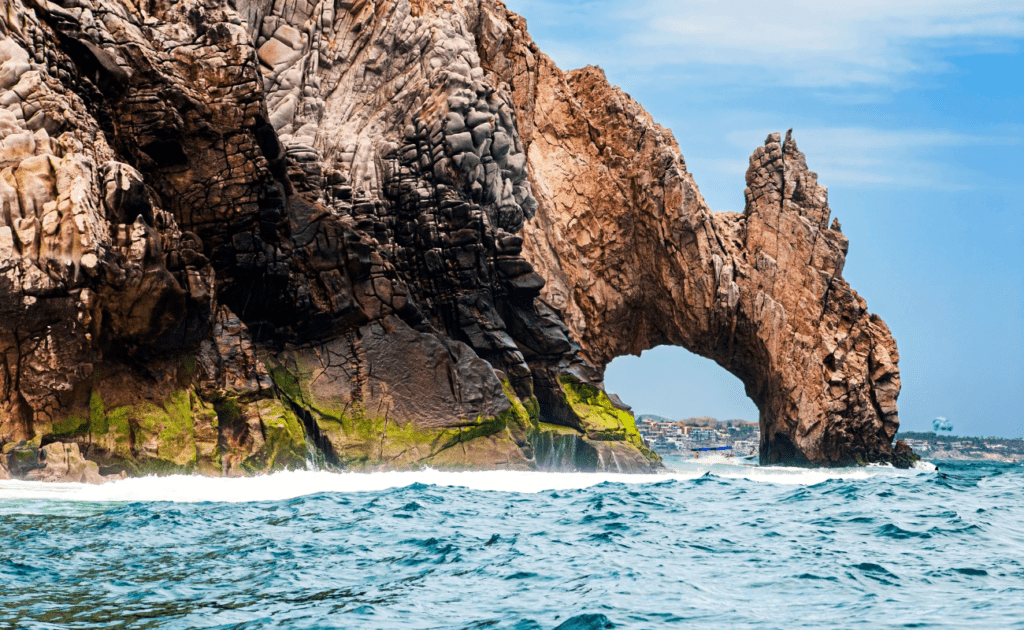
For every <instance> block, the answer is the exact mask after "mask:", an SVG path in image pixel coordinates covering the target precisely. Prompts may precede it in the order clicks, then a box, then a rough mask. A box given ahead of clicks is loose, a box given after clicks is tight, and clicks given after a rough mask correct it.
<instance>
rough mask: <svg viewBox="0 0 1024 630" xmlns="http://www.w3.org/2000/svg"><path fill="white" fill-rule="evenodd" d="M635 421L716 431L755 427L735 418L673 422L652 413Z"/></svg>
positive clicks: (690, 419) (753, 423)
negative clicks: (671, 423) (746, 426)
mask: <svg viewBox="0 0 1024 630" xmlns="http://www.w3.org/2000/svg"><path fill="white" fill-rule="evenodd" d="M636 419H637V421H640V420H651V421H653V422H682V423H684V424H687V425H689V426H692V427H713V428H716V429H724V428H726V427H730V426H733V427H738V426H745V425H756V424H757V423H756V422H750V421H749V420H741V419H739V418H735V419H732V420H719V419H717V418H712V417H711V416H699V417H696V418H684V419H682V420H673V419H672V418H666V417H665V416H659V415H657V414H654V413H644V414H640V415H638V416H637V417H636Z"/></svg>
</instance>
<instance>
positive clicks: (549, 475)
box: [0, 462, 913, 503]
mask: <svg viewBox="0 0 1024 630" xmlns="http://www.w3.org/2000/svg"><path fill="white" fill-rule="evenodd" d="M907 474H913V473H912V472H911V473H907V472H906V471H897V470H895V469H892V468H883V467H874V468H845V469H807V468H786V467H774V466H773V467H758V466H742V465H728V464H714V465H710V466H708V465H703V466H702V465H699V464H691V463H688V462H684V463H682V464H681V465H679V466H678V467H677V468H674V469H673V470H672V471H671V472H665V473H660V474H649V475H627V474H617V473H554V472H524V471H500V470H495V471H466V472H451V471H440V470H433V469H430V468H425V469H422V470H415V471H391V472H377V473H337V472H324V471H283V472H277V473H273V474H270V475H261V476H256V477H242V478H216V477H213V478H211V477H201V476H187V475H172V476H166V477H155V476H151V477H140V478H132V479H124V480H120V481H112V482H108V483H106V484H103V485H89V484H78V483H43V482H33V481H17V480H9V481H0V500H58V501H87V502H97V503H108V502H153V501H163V502H176V503H252V502H260V501H282V500H286V499H292V498H295V497H301V496H309V495H314V494H322V493H353V492H379V491H383V490H390V489H394V488H405V487H409V486H413V485H416V484H420V485H423V486H439V487H452V488H466V489H469V490H479V491H493V492H507V493H516V494H535V493H538V492H547V491H567V490H582V489H584V488H590V487H593V486H596V485H600V484H605V483H614V484H627V485H634V486H635V485H649V484H659V483H665V482H693V481H698V482H699V481H700V480H706V479H711V478H714V479H718V480H720V481H724V482H730V481H738V480H745V481H752V482H757V483H768V484H781V485H798V486H813V485H817V484H820V483H824V482H827V481H830V480H846V481H856V480H865V479H870V478H873V477H877V476H880V475H885V476H905V475H907Z"/></svg>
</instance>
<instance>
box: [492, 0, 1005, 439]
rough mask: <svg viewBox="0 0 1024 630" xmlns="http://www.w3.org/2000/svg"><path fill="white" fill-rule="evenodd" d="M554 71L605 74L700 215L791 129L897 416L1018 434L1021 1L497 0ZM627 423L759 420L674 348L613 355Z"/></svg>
mask: <svg viewBox="0 0 1024 630" xmlns="http://www.w3.org/2000/svg"><path fill="white" fill-rule="evenodd" d="M507 5H508V7H509V8H510V9H511V10H513V11H516V12H517V13H520V14H521V15H523V16H524V17H526V19H527V21H528V24H529V28H530V33H531V35H532V36H533V38H534V39H535V40H536V41H537V43H538V45H539V46H540V47H541V49H542V50H544V51H545V52H546V53H547V54H548V55H550V56H551V57H552V58H553V59H554V60H555V61H556V62H557V63H558V65H559V66H560V67H562V68H563V69H565V70H568V69H572V68H577V67H581V66H583V65H586V64H594V65H599V66H601V67H602V68H604V69H605V71H606V73H607V75H608V79H609V81H611V82H612V83H613V84H615V85H618V86H620V87H621V88H622V89H623V90H624V91H626V92H628V93H629V94H630V95H632V96H633V97H634V98H636V99H637V100H638V101H639V102H640V103H641V104H643V105H644V107H645V108H646V109H647V110H648V111H649V112H651V114H652V115H653V116H654V117H655V119H656V120H658V122H660V123H661V124H662V125H664V126H666V127H669V128H670V129H672V131H673V132H674V134H675V137H676V140H678V142H679V145H680V148H681V149H682V151H683V155H684V156H685V157H686V162H687V165H688V167H689V169H690V171H691V172H692V173H693V174H694V177H695V178H696V180H697V183H698V185H699V186H700V188H701V192H702V193H703V194H704V197H705V198H706V199H707V201H708V203H709V204H710V205H711V207H712V208H714V209H715V210H730V211H742V209H743V188H744V181H743V174H744V172H745V170H746V167H747V158H748V156H749V155H750V153H751V152H753V150H754V148H755V147H757V146H758V145H759V144H760V143H762V142H763V141H764V138H765V136H766V135H767V134H768V133H769V132H772V131H785V130H786V129H789V128H791V127H792V128H793V129H794V135H795V137H796V140H797V142H798V144H799V145H800V148H801V149H802V150H803V151H804V153H806V154H807V161H808V164H809V166H810V167H811V169H812V170H815V171H817V172H818V174H819V181H820V182H821V183H822V184H824V185H826V186H828V188H829V200H830V205H831V206H832V212H833V216H835V217H838V218H839V220H840V222H842V224H843V231H844V233H845V234H846V235H847V236H849V238H850V242H851V245H850V254H849V258H848V261H847V264H846V269H845V272H844V275H845V277H846V279H847V280H848V281H849V282H850V284H851V285H853V287H854V288H855V289H856V290H857V291H858V292H859V293H860V294H861V295H862V296H864V297H865V299H867V301H868V305H869V307H870V308H871V310H872V311H874V312H876V313H878V314H879V315H881V316H882V318H883V319H885V321H886V322H887V323H888V324H889V326H890V328H892V330H893V333H894V335H895V337H896V340H897V342H898V344H899V349H900V355H901V361H900V367H901V370H902V374H903V393H902V394H901V396H900V418H901V421H902V425H903V428H904V429H905V430H926V429H928V428H929V427H930V424H931V420H932V418H934V417H936V416H945V417H947V418H949V419H950V420H951V421H952V422H953V424H954V427H955V429H956V433H959V434H965V435H966V434H970V435H1000V436H1007V437H1022V436H1024V261H1022V254H1024V183H1022V182H1024V3H1021V2H1020V0H985V1H974V0H930V1H921V0H901V1H900V2H898V3H894V2H892V1H891V0H885V1H882V0H861V1H858V2H850V1H848V0H833V1H831V2H828V3H823V2H821V1H820V0H813V1H811V0H778V1H776V2H773V3H763V2H760V1H752V0H731V1H729V2H725V1H718V0H695V1H681V0H633V1H632V2H628V3H624V2H621V1H610V0H588V1H583V0H510V1H508V2H507ZM606 385H607V387H608V389H609V390H610V391H614V392H617V393H618V394H619V395H620V396H622V398H623V400H625V401H626V402H627V403H629V404H631V405H633V407H634V409H635V410H636V411H638V412H652V413H660V414H662V415H667V416H671V417H687V416H696V415H712V416H717V417H719V418H734V417H745V418H748V419H751V420H754V419H756V417H757V411H756V409H755V408H754V407H753V404H752V403H750V402H749V401H748V400H746V398H745V396H744V394H743V389H742V386H741V385H740V383H739V381H738V380H736V379H735V378H734V377H732V376H731V375H729V374H728V373H727V372H725V371H724V370H722V369H721V368H719V367H718V366H717V365H715V364H713V363H711V362H709V361H706V360H704V359H700V358H698V357H694V356H693V355H690V354H689V353H687V352H686V351H684V350H681V349H677V348H657V349H655V350H652V351H648V352H646V353H644V355H643V357H642V358H640V359H636V358H633V357H622V358H619V359H617V360H616V361H615V362H613V363H612V365H611V366H610V367H609V369H608V373H607V378H606Z"/></svg>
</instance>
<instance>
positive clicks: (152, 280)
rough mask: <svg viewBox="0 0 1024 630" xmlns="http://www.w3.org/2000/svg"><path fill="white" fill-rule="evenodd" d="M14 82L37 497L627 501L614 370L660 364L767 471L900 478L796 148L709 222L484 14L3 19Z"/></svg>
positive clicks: (19, 405)
mask: <svg viewBox="0 0 1024 630" xmlns="http://www.w3.org/2000/svg"><path fill="white" fill-rule="evenodd" d="M0 64H2V65H0V350H2V351H3V365H2V369H0V444H6V445H8V446H7V447H5V448H7V451H5V452H7V453H14V452H15V450H16V451H17V452H18V453H28V454H30V455H32V454H34V455H32V456H31V457H30V456H29V455H23V456H21V457H22V459H24V460H25V461H26V462H27V461H29V460H30V459H32V457H34V458H35V459H34V460H32V461H33V462H35V463H33V464H32V465H33V466H35V465H37V464H38V463H39V462H40V461H41V460H40V456H39V453H41V452H44V451H45V452H46V453H49V452H50V451H49V450H46V449H51V450H52V449H58V450H59V449H63V450H61V451H60V453H58V452H57V451H56V450H55V451H54V453H53V456H54V458H55V459H53V460H52V461H58V460H60V461H66V462H71V460H72V459H73V456H72V455H71V453H72V451H73V450H74V449H77V450H74V452H76V453H79V454H84V457H85V458H86V459H88V460H89V461H90V462H94V463H96V464H98V466H99V468H98V470H99V471H103V472H104V474H117V473H120V472H127V473H128V474H142V473H146V472H162V471H182V470H184V471H196V472H201V473H203V474H215V475H240V474H252V473H254V472H260V471H266V470H272V469H276V468H282V467H296V466H304V465H311V464H315V463H317V462H320V463H324V464H330V465H334V466H339V467H362V468H379V467H407V466H418V465H424V464H429V465H434V466H447V467H462V466H478V467H479V466H486V467H505V468H523V469H527V468H536V467H542V468H544V467H548V468H551V467H554V468H571V469H584V470H596V469H610V470H630V471H645V470H650V469H651V468H652V466H657V465H658V459H657V456H656V455H654V454H652V453H650V452H649V451H648V450H647V449H646V448H645V447H644V445H643V444H642V441H641V440H640V438H639V435H638V434H637V432H636V428H635V424H634V423H633V420H632V416H631V415H630V414H629V413H628V411H627V410H626V409H624V408H623V406H622V405H621V404H620V403H618V402H617V399H614V398H609V397H608V396H607V395H605V394H604V392H603V391H602V390H601V375H602V373H603V369H604V366H605V365H606V364H607V362H608V361H610V360H611V359H612V358H613V357H615V356H618V355H620V354H623V353H627V352H638V351H640V350H642V349H645V348H649V347H652V346H653V345H657V344H659V343H675V344H679V345H683V346H685V347H687V348H689V349H691V350H693V351H694V352H697V353H699V354H702V355H704V356H710V357H712V358H714V359H716V360H717V361H719V363H721V364H723V365H725V366H726V367H727V368H728V369H730V370H731V371H732V372H733V373H735V374H737V375H738V376H740V378H741V379H743V380H744V382H745V383H746V384H747V389H748V393H750V395H751V397H752V398H754V400H755V402H757V403H758V405H759V407H760V408H761V409H762V424H763V426H764V427H766V429H767V430H766V431H764V434H765V435H766V441H765V444H764V445H763V448H762V455H763V459H765V460H766V461H770V462H774V461H810V462H815V463H845V462H846V461H848V460H850V459H851V458H856V457H861V458H864V459H878V458H884V457H886V456H888V455H889V454H891V452H892V450H891V447H890V446H889V442H891V437H892V434H893V433H894V432H895V427H896V426H897V420H896V408H895V398H896V394H897V393H898V390H899V378H898V371H897V370H896V367H895V366H896V360H897V359H896V351H895V345H894V344H893V343H892V340H891V337H890V336H889V335H888V331H887V330H886V329H885V326H884V324H882V323H881V321H880V320H878V319H877V318H873V317H871V316H869V315H868V314H867V312H866V308H865V307H864V305H863V301H862V300H860V299H859V298H857V297H856V294H854V293H852V291H851V290H850V289H849V287H848V286H847V285H846V284H845V282H844V281H843V280H842V279H841V275H840V274H841V269H842V259H843V256H844V255H845V248H846V242H845V239H844V238H843V237H842V235H841V234H840V233H839V232H838V230H837V229H835V230H832V229H828V228H827V226H826V225H825V222H826V221H827V219H828V210H827V205H826V204H825V201H824V199H825V198H824V189H821V188H819V187H817V186H816V184H815V182H814V181H813V180H814V177H813V175H812V174H810V173H809V172H808V171H807V170H806V167H805V166H804V165H803V158H802V156H801V155H800V154H799V152H798V151H797V150H796V146H795V144H793V143H792V142H791V141H788V140H787V142H785V143H782V142H781V140H780V139H779V138H770V139H769V142H768V144H767V145H766V147H765V148H763V149H759V152H758V153H757V154H755V158H754V159H753V160H752V167H751V172H750V174H749V176H748V182H749V186H750V188H749V190H748V208H747V211H746V213H745V214H744V215H743V216H738V215H721V214H713V213H711V212H710V210H708V209H707V207H706V206H705V205H704V203H703V200H702V199H701V198H700V194H699V192H698V191H697V188H696V185H694V184H693V182H692V179H691V178H690V176H689V174H687V173H686V170H685V165H684V163H683V160H682V157H681V156H680V155H679V152H678V149H677V147H676V145H675V142H674V141H673V140H672V138H671V135H670V134H669V133H668V132H667V131H665V130H663V129H661V128H659V127H657V126H656V125H654V123H653V122H652V121H650V118H649V117H648V116H647V115H646V113H644V112H643V110H642V109H641V108H640V107H639V106H638V105H637V104H636V103H634V102H632V101H631V100H630V99H629V98H628V97H626V96H625V95H623V94H621V93H620V92H618V91H617V90H614V89H612V88H610V87H609V86H608V85H607V82H606V81H604V77H603V75H601V73H600V72H599V71H597V70H595V69H586V70H582V71H577V72H574V73H570V74H568V75H563V74H562V73H561V72H560V71H559V70H558V69H557V68H556V67H555V66H554V65H553V64H552V63H551V62H550V60H548V59H547V58H546V57H544V56H543V55H542V54H541V53H539V51H537V50H536V47H535V46H533V44H532V42H530V40H529V37H528V35H527V34H526V31H525V23H524V22H523V21H522V20H521V19H520V18H518V17H517V16H515V15H513V14H511V13H508V12H507V11H506V10H505V9H504V7H503V6H502V5H501V4H500V3H498V2H494V1H492V0H485V1H484V2H482V3H480V2H469V1H468V0H454V1H445V2H441V1H440V0H438V1H432V0H415V1H412V2H410V1H408V0H367V1H366V2H356V3H336V2H333V0H329V1H323V0H319V1H318V0H307V1H303V2H297V3H275V2H270V1H269V0H239V1H236V2H234V3H228V2H224V1H222V0H178V1H172V0H151V1H148V2H145V3H120V2H114V1H113V0H64V1H63V2H50V1H47V0H31V2H26V1H25V0H12V2H11V3H10V10H9V11H7V12H6V14H4V15H0ZM780 230H785V231H786V232H785V233H786V234H788V236H787V237H786V238H785V239H781V240H780V239H779V238H777V237H776V236H775V234H777V233H780ZM44 444H45V445H46V446H43V445H44ZM54 444H56V445H58V446H54ZM72 447H73V448H72ZM41 449H42V450H41ZM61 453H63V454H64V455H62V456H61V455H60V454H61ZM47 457H50V455H47ZM61 457H63V460H61ZM8 459H9V458H8ZM19 461H21V460H19ZM48 461H49V460H48ZM5 466H6V467H8V468H9V471H10V472H11V473H14V474H15V475H17V476H26V475H28V474H29V473H28V472H25V471H22V469H21V468H16V467H15V468H10V467H9V466H8V464H7V463H4V462H0V470H2V469H3V468H4V467H5ZM47 466H49V464H47ZM76 466H77V464H76ZM64 468H67V469H68V470H69V471H70V470H71V469H72V468H73V467H72V466H71V464H70V463H69V464H68V465H67V466H64ZM64 468H61V470H63V469H64ZM33 470H36V469H33ZM74 470H75V471H76V472H74V473H73V474H74V475H77V474H78V472H77V471H78V468H77V467H75V468H74ZM83 470H84V469H83ZM89 470H92V469H91V468H90V469H89ZM39 474H41V473H39ZM54 474H55V475H56V474H57V473H54ZM68 474H72V473H68ZM82 474H83V475H85V476H90V475H91V473H82ZM97 474H99V473H98V472H97ZM65 476H67V475H65ZM55 478H56V477H55ZM83 478H84V477H83ZM89 480H96V478H95V476H90V479H89Z"/></svg>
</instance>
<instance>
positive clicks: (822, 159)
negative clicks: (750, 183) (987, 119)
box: [705, 127, 1021, 191]
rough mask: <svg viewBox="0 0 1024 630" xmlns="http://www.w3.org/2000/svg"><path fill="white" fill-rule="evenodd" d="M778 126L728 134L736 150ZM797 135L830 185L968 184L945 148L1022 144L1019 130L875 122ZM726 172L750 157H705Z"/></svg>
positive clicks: (966, 186)
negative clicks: (984, 131)
mask: <svg viewBox="0 0 1024 630" xmlns="http://www.w3.org/2000/svg"><path fill="white" fill-rule="evenodd" d="M772 131H778V130H776V129H768V128H764V129H754V130H745V131H733V132H730V133H728V134H726V136H725V140H726V142H727V143H728V144H730V145H731V146H733V147H735V148H736V149H737V150H742V151H748V152H749V151H750V150H751V149H753V148H754V147H756V146H757V143H759V142H762V141H763V140H764V138H765V137H766V136H767V135H768V133H770V132H772ZM794 138H795V139H796V141H797V144H798V145H799V146H800V149H801V151H803V152H804V153H805V154H806V155H807V162H808V166H810V168H811V170H813V171H816V172H817V173H819V175H821V182H822V183H823V184H825V185H826V186H832V185H840V184H841V185H844V186H847V187H854V188H876V187H883V188H888V189H893V188H928V189H932V190H950V191H951V190H967V189H970V188H973V187H975V186H976V185H977V182H973V181H967V180H965V178H964V177H963V174H957V173H956V172H954V171H953V167H952V165H951V164H950V163H949V162H948V161H945V160H941V156H942V154H943V153H947V152H949V151H952V150H956V149H958V148H964V147H985V146H1006V145H1010V144H1020V142H1021V139H1020V137H1019V136H1013V135H1007V136H981V135H969V134H961V133H954V132H949V131H936V130H914V129H901V130H890V129H875V128H871V127H810V128H804V129H796V130H794ZM705 164H706V165H707V166H708V167H710V168H713V169H715V170H717V171H718V172H720V173H723V174H729V175H738V174H740V173H743V172H745V171H746V168H747V164H746V162H741V161H739V160H735V159H717V160H707V161H705Z"/></svg>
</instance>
